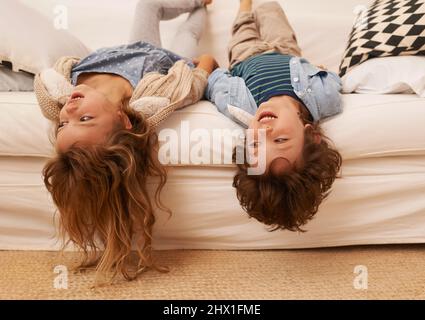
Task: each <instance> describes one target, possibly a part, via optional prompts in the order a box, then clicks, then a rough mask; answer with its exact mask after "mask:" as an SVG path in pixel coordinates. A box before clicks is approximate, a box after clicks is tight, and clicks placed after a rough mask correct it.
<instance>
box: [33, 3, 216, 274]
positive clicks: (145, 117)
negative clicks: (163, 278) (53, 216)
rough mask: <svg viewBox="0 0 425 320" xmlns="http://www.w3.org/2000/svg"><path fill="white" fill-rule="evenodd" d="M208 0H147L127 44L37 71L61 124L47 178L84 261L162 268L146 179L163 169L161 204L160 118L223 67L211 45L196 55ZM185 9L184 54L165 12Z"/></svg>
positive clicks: (194, 96) (43, 99)
mask: <svg viewBox="0 0 425 320" xmlns="http://www.w3.org/2000/svg"><path fill="white" fill-rule="evenodd" d="M210 2H211V0H144V1H143V0H141V1H140V2H139V3H138V5H137V8H136V12H135V18H134V23H133V28H132V33H131V39H130V44H126V45H120V46H116V47H110V48H102V49H99V50H97V51H95V52H93V53H91V54H90V55H89V56H87V57H85V58H84V59H81V60H79V59H76V58H71V57H63V58H61V59H59V60H58V61H57V63H56V64H55V66H54V67H53V68H52V69H48V70H45V71H43V72H41V73H40V74H39V75H37V76H36V80H35V83H34V87H35V92H36V95H37V99H38V101H39V104H40V107H41V110H42V112H43V114H44V115H45V116H46V117H47V118H49V119H50V120H52V121H54V123H55V124H56V127H55V149H56V153H57V154H56V156H55V157H54V158H53V159H51V160H49V161H48V163H47V164H46V166H45V167H44V171H43V174H44V182H45V185H46V187H47V190H48V191H49V192H50V194H51V196H52V198H53V201H54V203H55V205H56V206H57V208H58V212H59V224H60V231H61V235H62V236H63V238H64V240H65V239H67V240H66V242H65V244H66V243H68V242H71V243H73V244H74V245H76V246H77V247H78V248H80V249H82V251H83V252H84V260H83V262H82V264H81V267H83V268H86V267H90V266H95V267H96V270H97V271H99V272H101V273H104V272H108V271H112V272H113V275H115V274H117V273H121V274H122V275H123V276H124V277H125V278H126V279H129V280H130V279H134V278H135V277H136V276H137V275H138V274H139V273H140V272H141V271H143V270H144V269H146V268H151V267H153V268H156V269H158V268H159V267H158V266H156V264H155V263H154V261H153V259H152V255H151V241H152V226H153V224H154V222H155V216H154V208H153V207H154V203H153V202H152V201H151V199H150V197H149V195H148V190H147V187H146V185H147V179H148V177H150V176H154V177H157V179H158V180H159V182H158V186H157V188H156V193H155V205H157V206H159V207H161V208H164V207H163V206H162V204H161V201H160V198H159V193H160V191H161V189H162V187H163V186H164V184H165V181H166V171H165V169H164V168H163V167H162V166H161V165H160V164H159V161H158V159H157V152H156V148H155V147H156V143H157V139H156V134H155V127H156V126H157V125H158V124H159V123H160V122H161V121H162V120H164V119H165V118H166V117H167V116H168V115H169V114H170V113H171V112H172V111H174V110H176V109H178V108H181V107H184V106H186V105H189V104H193V103H195V102H197V101H198V100H200V99H201V98H202V96H203V93H204V89H205V87H206V85H207V78H208V75H209V74H210V73H211V72H212V71H213V70H214V69H215V68H216V67H217V63H216V62H215V60H214V58H212V57H211V56H209V55H201V56H199V57H197V58H196V60H192V59H194V58H195V56H196V48H197V43H198V41H199V39H200V37H201V34H202V31H203V28H204V22H205V17H206V8H205V5H206V4H209V3H210ZM185 12H190V15H189V17H188V19H187V20H186V21H185V22H184V23H183V24H182V26H181V27H180V28H179V29H178V31H177V34H176V36H175V41H174V44H173V46H172V50H173V51H175V52H178V53H179V54H177V53H174V52H173V51H168V50H166V49H163V48H161V41H160V32H159V22H160V20H167V19H172V18H175V17H177V16H179V15H180V14H182V13H185ZM193 61H196V66H195V65H194V63H193ZM133 248H134V249H135V251H136V259H134V257H132V249H133ZM159 269H160V270H162V268H159Z"/></svg>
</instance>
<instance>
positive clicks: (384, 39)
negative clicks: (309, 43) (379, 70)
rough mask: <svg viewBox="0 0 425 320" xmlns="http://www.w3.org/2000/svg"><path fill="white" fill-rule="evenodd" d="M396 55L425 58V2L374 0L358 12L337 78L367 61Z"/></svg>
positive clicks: (418, 0) (421, 0) (413, 0)
mask: <svg viewBox="0 0 425 320" xmlns="http://www.w3.org/2000/svg"><path fill="white" fill-rule="evenodd" d="M399 55H425V0H376V1H375V2H374V3H373V4H372V5H371V6H370V7H369V8H367V9H366V10H363V11H361V12H360V14H359V15H358V17H357V19H356V22H355V24H354V27H353V30H352V31H351V33H350V37H349V40H348V45H347V49H346V50H345V53H344V56H343V59H342V61H341V65H340V66H339V69H340V73H339V75H340V76H341V77H342V76H343V75H344V74H346V73H347V72H348V71H349V70H350V69H351V68H353V67H354V66H356V65H358V64H360V63H362V62H364V61H366V60H367V59H371V58H376V57H385V56H399Z"/></svg>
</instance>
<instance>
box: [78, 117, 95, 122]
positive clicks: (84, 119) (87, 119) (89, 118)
mask: <svg viewBox="0 0 425 320" xmlns="http://www.w3.org/2000/svg"><path fill="white" fill-rule="evenodd" d="M91 119H93V117H90V116H82V117H81V118H80V121H83V122H84V121H89V120H91Z"/></svg>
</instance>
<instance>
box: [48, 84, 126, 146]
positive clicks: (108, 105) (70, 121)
mask: <svg viewBox="0 0 425 320" xmlns="http://www.w3.org/2000/svg"><path fill="white" fill-rule="evenodd" d="M120 126H122V128H126V129H130V128H131V123H130V121H129V120H128V117H127V116H126V115H125V113H124V112H122V110H121V106H118V105H114V104H113V103H112V102H111V101H110V100H109V99H108V98H107V97H106V96H105V95H104V94H103V93H102V92H100V91H98V90H96V89H93V88H91V87H89V86H87V85H84V84H82V85H79V86H77V87H75V89H74V91H73V92H72V94H71V96H70V97H69V99H68V101H67V102H66V104H65V105H64V106H63V107H62V109H61V111H60V113H59V126H58V131H57V135H56V148H57V150H58V151H60V152H64V151H66V150H67V149H69V148H70V147H71V146H72V145H74V144H77V143H78V144H79V145H90V144H99V143H102V142H103V141H105V139H106V138H107V137H108V136H109V134H110V133H111V132H112V131H113V130H114V129H115V128H118V127H120Z"/></svg>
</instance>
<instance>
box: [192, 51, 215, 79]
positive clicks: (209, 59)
mask: <svg viewBox="0 0 425 320" xmlns="http://www.w3.org/2000/svg"><path fill="white" fill-rule="evenodd" d="M193 63H194V64H195V65H196V68H199V69H202V70H205V71H206V72H207V73H208V74H209V75H210V74H211V73H212V72H213V71H214V70H215V69H217V68H218V67H219V65H218V63H217V61H216V60H215V58H214V57H213V56H212V55H209V54H203V55H201V56H199V57H198V58H196V59H194V60H193Z"/></svg>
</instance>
